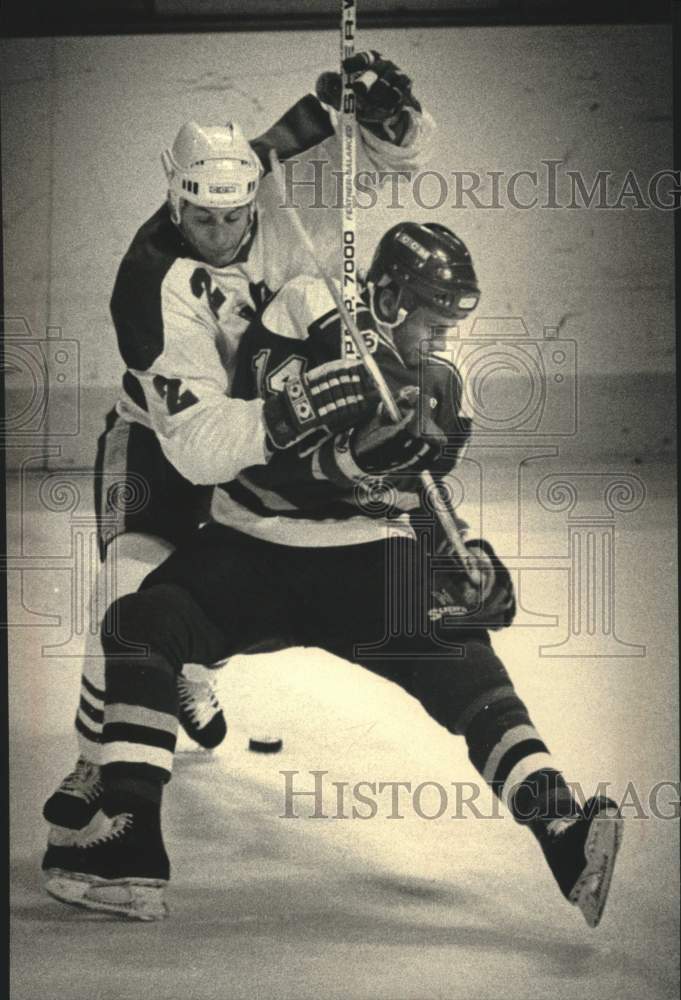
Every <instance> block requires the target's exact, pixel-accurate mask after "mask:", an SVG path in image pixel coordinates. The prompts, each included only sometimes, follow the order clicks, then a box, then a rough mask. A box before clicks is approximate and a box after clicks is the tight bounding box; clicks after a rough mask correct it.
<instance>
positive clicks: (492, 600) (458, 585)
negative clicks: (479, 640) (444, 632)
mask: <svg viewBox="0 0 681 1000" xmlns="http://www.w3.org/2000/svg"><path fill="white" fill-rule="evenodd" d="M466 548H467V549H468V550H469V551H470V552H471V553H472V554H473V555H474V557H475V564H476V566H477V569H478V571H479V573H480V586H479V587H476V586H474V585H473V584H472V583H471V581H470V580H469V578H468V575H467V574H466V573H465V571H464V570H463V569H461V567H460V566H459V564H458V562H456V563H453V565H452V566H451V567H449V568H445V569H442V570H440V569H435V570H434V573H433V592H432V604H431V608H430V610H429V611H428V617H429V618H430V619H431V621H440V620H441V619H443V618H444V619H447V620H452V619H453V620H455V621H456V624H457V625H462V626H463V625H465V626H474V627H475V628H487V629H493V630H497V629H500V628H506V627H507V626H508V625H510V624H511V622H512V621H513V619H514V618H515V613H516V603H515V593H514V590H513V581H512V580H511V577H510V575H509V572H508V570H507V569H506V567H505V566H504V564H503V563H502V561H501V559H499V557H498V556H497V554H496V552H495V551H494V549H493V548H492V546H491V545H490V543H489V542H488V541H486V540H485V539H484V538H475V539H471V540H470V541H468V542H466ZM437 554H438V555H443V554H445V553H444V552H439V553H437ZM450 558H451V559H452V560H453V559H454V557H453V556H452V557H450Z"/></svg>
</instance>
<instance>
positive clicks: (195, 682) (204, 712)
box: [177, 664, 227, 750]
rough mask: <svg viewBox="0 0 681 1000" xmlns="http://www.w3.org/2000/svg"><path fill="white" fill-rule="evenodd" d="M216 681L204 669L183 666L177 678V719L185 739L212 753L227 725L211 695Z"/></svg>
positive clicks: (215, 699)
mask: <svg viewBox="0 0 681 1000" xmlns="http://www.w3.org/2000/svg"><path fill="white" fill-rule="evenodd" d="M216 683H217V681H216V677H215V675H214V674H213V673H211V672H210V671H209V670H207V669H206V668H205V667H199V666H196V665H194V664H192V665H189V666H185V667H184V669H183V672H182V673H181V674H180V675H179V677H178V678H177V693H178V696H179V713H178V719H179V721H180V725H181V726H182V728H183V729H184V731H185V733H186V734H187V736H188V737H189V738H190V739H191V740H193V741H194V743H198V744H199V746H201V747H203V749H204V750H214V749H215V747H217V746H219V745H220V743H222V741H223V740H224V738H225V736H226V734H227V723H226V722H225V717H224V715H223V712H222V709H221V708H220V703H219V701H218V699H217V695H216V693H215V688H216Z"/></svg>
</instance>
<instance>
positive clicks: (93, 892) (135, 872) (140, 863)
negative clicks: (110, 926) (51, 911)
mask: <svg viewBox="0 0 681 1000" xmlns="http://www.w3.org/2000/svg"><path fill="white" fill-rule="evenodd" d="M150 816H151V819H149V818H148V817H147V816H145V815H143V814H140V813H131V812H121V813H118V814H117V815H115V816H113V817H110V816H107V815H106V814H105V813H104V812H102V811H100V812H98V813H97V814H96V815H95V816H94V817H93V819H92V820H91V821H90V823H89V824H88V825H87V826H86V827H85V828H84V829H83V830H82V831H81V832H80V834H79V835H78V837H77V838H76V843H74V844H71V845H69V846H62V845H61V844H59V843H57V844H53V843H50V844H49V845H48V848H47V852H46V854H45V857H44V858H43V864H42V867H43V871H44V872H45V889H46V890H47V892H48V893H49V894H50V896H53V897H54V898H55V899H58V900H59V901H60V902H62V903H67V904H68V905H69V906H77V907H81V908H83V909H87V910H94V911H97V912H99V913H108V914H111V915H112V916H118V917H125V918H127V919H129V920H144V921H151V920H162V919H163V918H164V917H166V916H167V915H168V907H167V906H166V903H165V902H164V899H163V896H164V892H165V887H166V885H167V883H168V879H169V877H170V863H169V861H168V855H167V854H166V851H165V847H164V845H163V839H162V836H161V828H160V821H159V818H158V813H157V812H154V811H153V810H152V811H151V813H150Z"/></svg>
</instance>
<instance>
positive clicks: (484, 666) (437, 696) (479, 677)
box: [411, 640, 513, 734]
mask: <svg viewBox="0 0 681 1000" xmlns="http://www.w3.org/2000/svg"><path fill="white" fill-rule="evenodd" d="M509 689H510V690H512V689H513V685H512V682H511V678H510V677H509V675H508V672H507V670H506V667H505V666H504V665H503V663H502V662H501V660H500V659H499V657H498V656H497V655H496V653H495V652H494V650H493V649H492V647H491V645H490V644H489V642H487V641H483V640H471V641H469V642H465V643H464V644H463V656H460V657H453V658H452V659H451V660H433V661H429V660H421V661H419V662H418V663H417V664H416V667H415V670H414V672H413V674H412V678H411V691H412V694H414V696H415V697H416V698H418V699H419V701H420V702H421V704H422V705H423V707H424V708H425V709H426V711H427V712H428V714H429V715H430V716H432V718H434V719H435V721H436V722H439V723H440V725H442V726H444V727H445V728H446V729H448V730H449V732H451V733H457V734H461V733H463V732H464V731H465V726H466V723H467V721H468V717H469V715H470V714H471V713H473V714H474V713H475V706H476V705H477V704H480V705H481V707H482V704H483V703H484V701H485V697H486V696H487V695H488V694H489V693H490V692H495V691H502V690H506V691H508V690H509Z"/></svg>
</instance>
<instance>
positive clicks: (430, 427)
mask: <svg viewBox="0 0 681 1000" xmlns="http://www.w3.org/2000/svg"><path fill="white" fill-rule="evenodd" d="M418 396H419V390H418V389H417V388H416V387H415V386H407V387H405V388H403V389H401V390H400V391H399V393H398V394H397V397H396V402H397V405H398V406H399V408H400V410H401V412H402V414H403V416H402V419H401V420H400V422H399V423H393V422H392V420H390V419H389V417H388V416H387V414H386V413H385V410H384V409H383V407H379V409H378V412H377V413H376V414H375V415H374V416H373V417H372V418H371V420H370V421H369V422H368V423H366V424H365V425H364V426H363V427H360V428H357V429H356V430H354V431H353V432H352V434H351V437H350V451H351V452H352V456H353V458H354V460H355V462H356V463H357V465H358V466H359V467H360V469H362V471H363V472H364V473H368V474H369V475H372V476H378V475H390V474H393V475H394V474H396V473H397V474H399V473H405V472H410V473H411V472H414V473H418V472H422V471H423V470H424V469H430V468H432V466H433V465H434V463H435V462H436V461H437V459H438V458H439V457H440V455H441V453H442V448H443V447H444V445H445V444H446V441H447V439H446V437H445V435H444V434H443V433H442V431H441V430H440V428H439V427H438V426H437V424H435V423H434V421H433V420H431V419H430V418H429V417H427V418H426V420H425V421H424V420H422V419H421V418H420V414H419V408H418V405H417V404H418Z"/></svg>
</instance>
